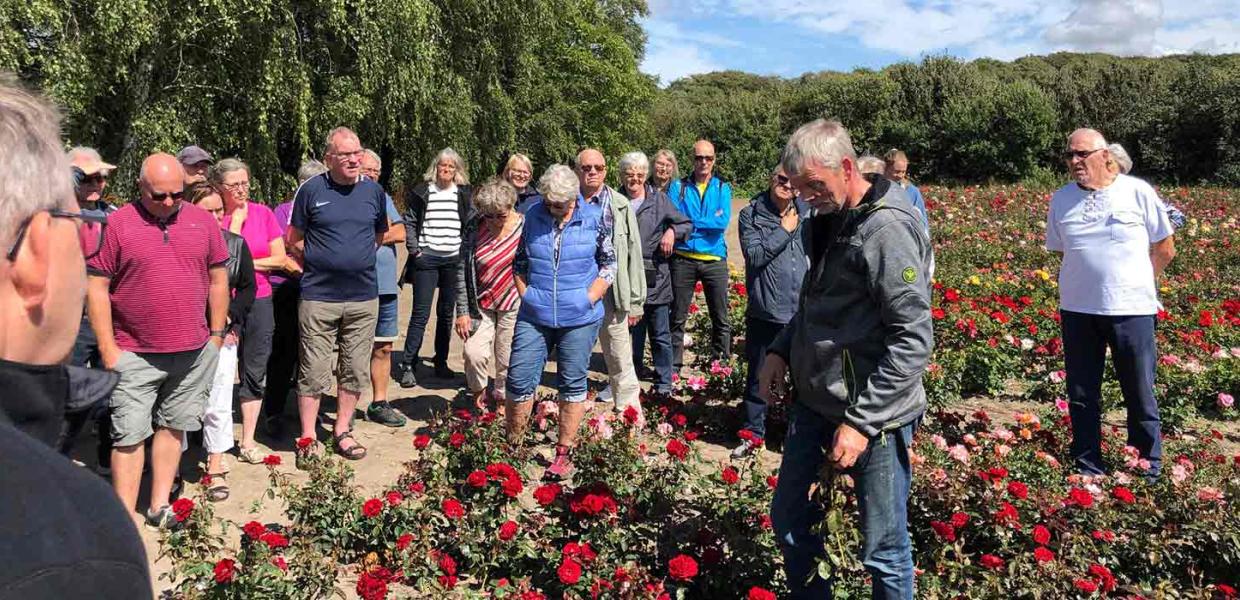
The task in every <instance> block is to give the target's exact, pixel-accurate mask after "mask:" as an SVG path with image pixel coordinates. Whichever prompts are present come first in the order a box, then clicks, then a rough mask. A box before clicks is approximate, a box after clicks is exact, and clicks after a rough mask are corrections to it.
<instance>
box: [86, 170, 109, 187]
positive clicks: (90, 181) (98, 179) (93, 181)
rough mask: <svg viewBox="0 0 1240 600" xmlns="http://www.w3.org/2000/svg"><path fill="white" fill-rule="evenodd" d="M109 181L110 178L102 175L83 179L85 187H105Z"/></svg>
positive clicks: (97, 174) (88, 176) (96, 174)
mask: <svg viewBox="0 0 1240 600" xmlns="http://www.w3.org/2000/svg"><path fill="white" fill-rule="evenodd" d="M107 181H108V177H107V176H106V175H101V174H99V173H95V174H94V175H87V176H86V177H83V178H82V184H83V185H103V184H105V183H107Z"/></svg>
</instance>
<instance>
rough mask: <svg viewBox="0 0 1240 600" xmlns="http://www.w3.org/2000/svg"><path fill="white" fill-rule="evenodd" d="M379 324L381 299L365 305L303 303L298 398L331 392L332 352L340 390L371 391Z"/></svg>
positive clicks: (299, 320) (357, 303)
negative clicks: (337, 356) (373, 360)
mask: <svg viewBox="0 0 1240 600" xmlns="http://www.w3.org/2000/svg"><path fill="white" fill-rule="evenodd" d="M378 320H379V299H378V298H375V299H374V300H366V301H363V302H323V301H319V300H302V301H301V305H300V306H299V307H298V308H297V322H298V325H299V327H300V328H301V362H300V363H299V364H300V374H299V375H298V376H297V395H299V396H317V395H319V394H322V393H323V392H326V391H327V390H328V388H329V387H330V386H331V379H332V364H331V362H332V352H337V353H338V354H339V359H338V362H337V366H336V375H337V376H338V377H339V378H340V381H339V382H337V387H338V388H339V389H341V390H345V391H348V392H353V393H357V394H360V393H361V391H362V389H369V388H370V352H371V349H372V347H373V346H374V339H375V325H376V323H377V322H378ZM337 340H339V344H337V343H336V342H337Z"/></svg>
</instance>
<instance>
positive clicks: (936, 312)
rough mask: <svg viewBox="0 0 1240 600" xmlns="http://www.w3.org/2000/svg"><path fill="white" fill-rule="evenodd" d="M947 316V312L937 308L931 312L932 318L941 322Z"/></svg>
mask: <svg viewBox="0 0 1240 600" xmlns="http://www.w3.org/2000/svg"><path fill="white" fill-rule="evenodd" d="M946 316H947V312H946V311H944V310H943V309H941V308H935V309H932V310H931V311H930V318H932V319H935V320H939V319H942V318H944V317H946Z"/></svg>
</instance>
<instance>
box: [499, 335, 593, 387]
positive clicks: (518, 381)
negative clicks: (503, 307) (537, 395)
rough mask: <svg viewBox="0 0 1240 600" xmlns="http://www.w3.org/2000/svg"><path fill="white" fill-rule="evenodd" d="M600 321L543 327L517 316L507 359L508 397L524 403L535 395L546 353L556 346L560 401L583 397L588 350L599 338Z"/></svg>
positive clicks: (545, 365)
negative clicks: (573, 325)
mask: <svg viewBox="0 0 1240 600" xmlns="http://www.w3.org/2000/svg"><path fill="white" fill-rule="evenodd" d="M601 324H602V320H598V321H595V322H593V323H586V324H585V325H578V326H576V327H546V326H543V325H538V324H536V323H533V322H530V321H527V320H525V319H522V318H521V317H520V316H518V317H517V324H516V326H515V327H514V328H513V331H512V355H511V356H510V357H509V359H508V364H509V366H508V382H507V384H506V385H505V392H506V393H507V398H508V399H509V400H512V401H513V402H525V401H526V400H530V399H532V398H533V397H534V392H535V391H537V390H538V383H539V382H540V381H541V380H542V374H543V369H545V368H546V367H547V355H548V354H550V353H551V349H552V348H555V349H556V365H555V371H556V389H557V390H559V392H560V400H561V401H563V402H583V401H584V400H585V399H586V386H587V382H586V376H587V375H589V372H590V352H591V351H592V350H593V349H594V342H595V341H596V340H597V339H598V329H599V325H601Z"/></svg>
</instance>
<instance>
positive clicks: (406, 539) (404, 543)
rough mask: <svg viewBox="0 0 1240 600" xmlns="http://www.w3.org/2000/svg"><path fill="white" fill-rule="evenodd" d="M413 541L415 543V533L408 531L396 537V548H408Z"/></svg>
mask: <svg viewBox="0 0 1240 600" xmlns="http://www.w3.org/2000/svg"><path fill="white" fill-rule="evenodd" d="M412 543H413V534H412V533H406V534H404V535H402V536H400V537H399V538H397V539H396V549H397V550H404V549H405V548H408V547H409V545H410V544H412Z"/></svg>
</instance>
